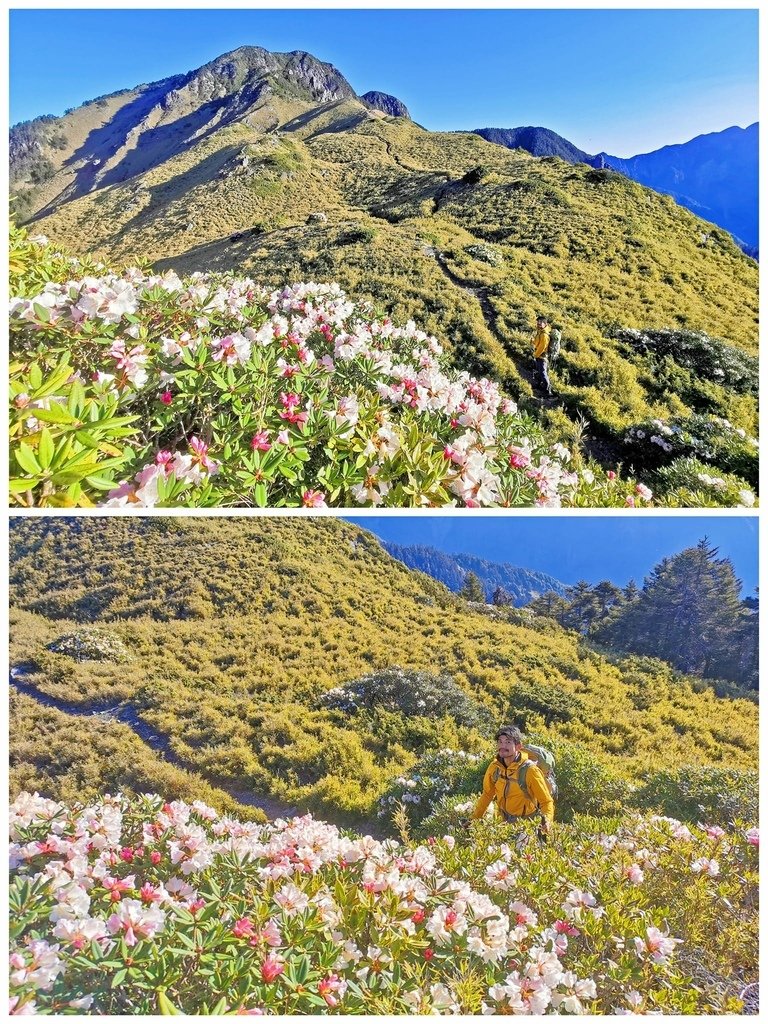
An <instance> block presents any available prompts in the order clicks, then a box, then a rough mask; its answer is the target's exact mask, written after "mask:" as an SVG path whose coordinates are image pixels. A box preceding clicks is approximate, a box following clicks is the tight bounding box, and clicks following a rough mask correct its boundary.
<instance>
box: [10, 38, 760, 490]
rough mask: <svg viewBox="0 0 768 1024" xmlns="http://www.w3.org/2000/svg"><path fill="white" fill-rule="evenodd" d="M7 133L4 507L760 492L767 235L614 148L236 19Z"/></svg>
mask: <svg viewBox="0 0 768 1024" xmlns="http://www.w3.org/2000/svg"><path fill="white" fill-rule="evenodd" d="M10 158H11V171H10V174H11V191H12V196H13V201H12V211H13V215H14V217H15V221H16V226H15V227H13V228H12V246H11V295H12V300H13V301H12V307H11V309H12V312H11V393H12V394H11V397H12V408H11V451H12V456H11V476H12V481H11V500H12V502H13V503H16V504H17V505H21V506H24V507H33V506H34V507H37V506H76V505H81V506H88V505H94V504H103V503H107V504H112V505H122V506H126V505H130V506H151V505H156V506H176V505H186V506H199V507H210V506H222V505H226V506H261V507H265V506H279V505H282V506H300V505H306V506H310V507H322V506H324V505H328V506H331V505H333V506H342V507H358V506H364V505H389V506H400V507H404V506H418V505H427V506H438V505H447V504H456V505H458V506H461V507H467V506H470V507H471V506H475V505H500V506H515V505H517V506H531V505H536V504H538V505H547V506H561V505H562V506H582V507H584V506H613V507H625V506H627V505H629V506H634V505H638V506H641V505H642V506H646V505H648V504H654V505H657V506H667V507H675V506H742V507H744V506H751V505H754V504H755V501H756V491H757V484H758V479H757V466H758V454H757V439H756V435H757V430H758V404H757V380H758V375H757V351H758V294H757V282H758V268H757V263H756V262H755V260H753V259H751V258H750V257H749V256H747V255H745V254H744V252H742V251H741V249H740V248H739V247H738V246H737V244H736V243H735V242H734V241H733V239H732V238H731V236H730V235H729V234H728V233H727V232H726V231H725V230H723V229H722V228H719V227H716V226H715V225H713V224H711V223H708V222H705V221H703V220H700V219H699V218H697V217H696V216H695V215H694V214H693V213H691V212H690V211H689V210H687V209H685V208H684V207H682V206H679V205H678V204H677V203H676V202H675V201H674V200H673V199H672V198H671V197H670V196H667V195H662V194H660V193H658V192H654V191H652V190H651V189H649V188H646V187H644V186H642V185H640V184H638V183H637V182H635V181H632V180H631V179H630V178H628V177H626V176H624V175H623V174H621V173H618V172H616V171H614V170H611V169H609V168H599V167H597V168H596V167H592V166H589V165H587V164H580V163H568V162H566V161H565V160H562V159H560V158H558V157H542V158H537V157H534V156H531V155H530V154H528V153H526V152H524V151H523V150H519V149H517V150H509V149H507V148H505V147H504V146H502V145H496V144H494V143H492V142H489V141H486V140H485V139H484V138H481V137H480V136H479V135H477V134H474V133H473V132H471V131H467V132H432V131H428V130H426V129H424V128H422V127H421V126H420V125H418V124H417V123H415V122H414V121H413V120H412V119H411V118H410V117H409V116H408V111H407V110H406V109H405V108H404V106H403V105H402V104H401V103H399V102H398V101H397V100H395V99H394V98H393V97H388V96H386V95H383V94H381V93H375V92H372V93H366V94H365V95H364V96H362V97H361V96H358V95H356V94H355V92H354V90H353V89H352V87H351V86H350V85H349V83H348V82H347V81H346V79H345V78H344V77H343V75H342V74H341V73H340V72H339V71H337V70H336V69H335V68H333V67H332V66H331V65H329V64H324V63H322V62H321V61H319V60H317V59H316V58H314V57H313V56H311V55H310V54H307V53H303V52H293V53H288V54H278V53H270V52H268V51H267V50H264V49H261V48H259V47H252V46H243V47H240V48H238V49H236V50H234V51H232V52H230V53H226V54H224V55H223V56H221V57H219V58H217V59H216V60H213V61H211V62H210V63H208V64H206V65H204V66H203V67H200V68H198V69H196V70H194V71H190V72H188V73H186V74H179V75H173V76H172V77H169V78H166V79H163V80H161V81H158V82H153V83H150V84H145V85H139V86H136V87H134V88H130V89H125V90H122V91H120V92H116V93H112V94H110V95H105V96H101V97H98V98H95V99H93V100H91V101H90V102H88V103H85V104H83V105H82V106H79V107H77V108H76V109H72V110H69V111H67V112H66V113H65V114H63V115H62V116H61V117H53V116H43V117H38V118H36V119H35V120H33V121H28V122H24V123H21V124H18V125H16V126H15V127H14V128H12V130H11V139H10ZM540 313H543V314H545V315H546V316H547V317H548V318H549V319H550V321H551V323H552V324H553V325H557V326H558V327H559V328H560V329H561V330H562V349H561V352H560V354H559V356H558V358H557V360H556V361H555V362H553V366H552V383H553V386H554V390H555V397H554V398H553V399H549V398H542V397H541V396H540V395H538V394H537V390H536V387H535V386H534V385H535V381H534V377H533V372H532V371H533V363H532V358H531V342H530V334H531V329H532V326H533V323H534V320H535V318H536V316H537V315H538V314H540Z"/></svg>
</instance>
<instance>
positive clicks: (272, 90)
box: [9, 46, 357, 198]
mask: <svg viewBox="0 0 768 1024" xmlns="http://www.w3.org/2000/svg"><path fill="white" fill-rule="evenodd" d="M121 93H124V94H125V100H124V102H123V103H122V104H119V105H118V107H117V109H115V110H114V113H113V114H112V115H111V117H110V118H109V121H108V122H107V123H106V124H105V123H103V122H102V121H101V119H100V118H96V119H95V120H94V128H93V130H92V131H91V132H90V134H89V136H88V144H87V151H85V147H83V148H82V149H81V150H80V151H78V152H77V153H71V152H68V153H63V154H59V155H57V154H55V153H52V152H51V151H50V148H49V146H48V145H47V139H46V135H47V134H48V133H49V132H50V130H51V129H50V125H51V122H55V123H56V124H62V125H64V124H65V123H66V121H67V116H66V115H65V116H64V117H63V118H61V119H58V118H54V117H50V116H48V115H46V116H44V117H39V118H36V119H35V120H34V121H29V122H23V123H22V124H19V125H15V126H14V127H13V128H12V129H11V132H10V144H9V145H10V177H11V181H15V180H19V179H21V178H23V177H24V176H25V175H26V174H28V172H29V169H30V166H31V165H32V164H33V163H34V162H35V161H38V162H39V161H40V160H42V159H44V158H46V157H52V158H54V164H55V165H57V167H56V169H59V168H61V167H63V166H64V165H65V162H67V163H68V166H69V167H70V168H72V169H73V170H75V171H76V170H77V169H79V168H82V167H83V166H84V165H85V163H88V164H89V165H90V166H91V167H92V168H95V169H97V170H98V174H97V176H96V177H95V178H92V179H89V180H88V181H87V182H85V181H83V180H79V181H78V182H77V183H76V184H75V185H74V186H73V187H72V188H71V190H70V191H71V194H68V195H67V196H66V197H64V196H62V198H72V197H73V195H76V194H78V193H81V192H82V191H89V190H90V189H92V188H93V187H99V186H102V185H108V184H113V183H114V182H115V181H121V180H125V179H126V178H128V177H132V176H133V175H135V174H138V173H141V172H143V171H145V170H147V169H148V168H149V167H150V166H153V165H155V164H157V163H158V162H161V161H162V160H164V159H167V157H168V156H170V155H172V153H173V152H175V151H178V150H179V149H183V148H184V147H185V146H187V145H189V144H190V143H191V142H192V141H194V140H196V139H198V138H201V137H203V136H204V135H206V134H208V133H209V132H210V131H212V130H215V129H216V128H218V127H221V126H223V125H226V124H229V123H233V122H236V121H240V120H244V119H246V118H247V117H248V115H249V114H250V113H251V112H252V111H253V110H254V108H255V106H256V105H257V103H259V102H260V101H262V100H263V99H264V98H266V97H269V96H275V97H281V98H284V99H289V100H298V101H300V102H305V103H311V104H318V103H333V102H337V101H339V100H344V99H356V98H357V97H356V93H355V91H354V89H353V88H352V86H351V85H350V84H349V82H348V81H347V80H346V79H345V78H344V76H343V75H342V74H341V73H340V72H339V71H337V70H336V68H334V67H333V66H332V65H331V64H325V63H323V61H320V60H317V59H316V58H315V57H313V56H312V55H311V54H309V53H304V52H303V51H300V50H296V51H294V52H292V53H270V52H269V51H268V50H265V49H263V48H262V47H259V46H241V47H239V48H238V49H237V50H233V51H232V52H231V53H225V54H222V56H221V57H217V58H216V59H215V60H213V61H210V62H209V63H208V64H204V65H203V66H202V67H201V68H197V69H196V70H194V71H190V72H188V73H187V74H184V75H173V76H171V77H170V78H164V79H161V80H160V81H158V82H150V83H148V84H144V85H139V86H136V88H134V89H132V90H121V91H120V93H114V94H112V95H111V96H108V97H102V99H103V100H105V101H110V100H114V99H115V97H117V96H119V95H121ZM87 106H88V104H83V107H81V108H78V111H76V112H75V113H81V112H82V111H83V108H84V107H87ZM86 116H87V115H86ZM73 157H74V159H72V158H73ZM96 161H98V163H97V162H96ZM53 170H54V168H51V172H53Z"/></svg>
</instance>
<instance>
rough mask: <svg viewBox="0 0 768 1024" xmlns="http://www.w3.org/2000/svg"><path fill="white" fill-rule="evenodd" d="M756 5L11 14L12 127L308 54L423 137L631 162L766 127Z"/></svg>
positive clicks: (130, 11)
mask: <svg viewBox="0 0 768 1024" xmlns="http://www.w3.org/2000/svg"><path fill="white" fill-rule="evenodd" d="M757 24H758V22H757V11H756V10H734V11H729V10H663V9H658V10H589V9H582V10H577V9H570V10H480V11H473V10H462V9H450V10H439V9H435V10H398V9H392V8H390V9H386V10H317V9H315V10H300V9H282V10H261V11H257V10H248V9H224V10H205V9H186V10H185V9H183V8H180V9H179V8H177V9H172V10H152V9H141V10H138V9H134V10H115V11H107V10H101V9H81V10H66V9H48V10H45V9H40V10H33V9H28V10H15V11H11V12H10V30H11V31H10V44H11V48H10V58H11V59H10V70H11V77H10V86H11V88H10V100H11V114H10V119H11V124H13V123H16V122H17V121H21V120H28V119H31V118H33V117H37V116H38V115H40V114H61V113H63V111H64V109H65V108H67V107H73V106H78V105H79V104H80V103H82V102H83V101H85V100H87V99H93V98H95V97H96V96H99V95H102V94H104V93H109V92H113V91H115V90H117V89H122V88H130V87H132V86H134V85H137V84H139V83H142V82H150V81H156V80H157V79H160V78H166V77H168V76H170V75H173V74H180V73H183V72H185V71H189V70H192V69H193V68H196V67H199V66H200V65H202V64H204V63H206V62H207V61H209V60H212V59H213V58H215V57H217V56H219V55H221V54H222V53H226V52H227V51H228V50H232V49H235V48H236V47H238V46H242V45H257V46H263V47H265V48H266V49H268V50H275V51H280V52H284V51H288V50H307V51H309V52H310V53H312V54H313V55H314V56H316V57H318V58H319V59H321V60H324V61H328V62H330V63H332V64H334V65H335V66H336V67H337V68H338V69H339V70H340V71H341V72H342V74H344V75H345V77H346V78H347V79H348V80H349V82H350V84H351V85H352V87H353V88H354V89H355V90H356V91H357V92H358V93H363V92H366V91H368V90H369V89H379V90H381V91H383V92H390V93H393V94H394V95H395V96H397V97H399V98H400V99H401V100H402V101H403V102H404V103H405V104H406V105H407V106H408V107H409V109H410V112H411V115H412V116H413V118H414V120H416V121H418V122H419V123H420V124H422V125H424V127H425V128H429V129H430V130H433V131H436V130H457V129H463V130H468V129H472V128H481V127H496V128H499V127H500V128H514V127H518V126H523V125H537V126H544V127H546V128H551V129H552V130H553V131H556V132H558V133H559V134H560V135H563V136H565V138H567V139H569V140H570V141H571V142H573V143H575V144H576V145H577V146H579V147H580V148H582V149H584V150H586V151H587V152H590V153H597V152H600V151H601V150H605V151H606V152H609V153H611V154H612V155H614V156H632V155H635V154H637V153H642V152H648V151H650V150H653V149H657V148H659V147H660V146H663V145H668V144H672V143H676V142H685V141H687V140H688V139H691V138H693V137H694V136H696V135H699V134H702V133H705V132H711V131H720V130H722V129H723V128H727V127H729V126H730V125H733V124H738V125H741V126H742V127H746V125H748V124H750V123H752V122H753V121H755V120H757V113H758V107H757V66H758V33H757Z"/></svg>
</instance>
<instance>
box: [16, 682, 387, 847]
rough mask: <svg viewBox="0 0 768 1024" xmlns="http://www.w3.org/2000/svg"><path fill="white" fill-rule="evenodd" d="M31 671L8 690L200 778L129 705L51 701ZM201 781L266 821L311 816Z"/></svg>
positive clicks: (371, 826)
mask: <svg viewBox="0 0 768 1024" xmlns="http://www.w3.org/2000/svg"><path fill="white" fill-rule="evenodd" d="M32 669H33V666H32V665H29V664H22V665H18V666H15V667H14V668H11V670H10V675H9V680H8V681H9V684H10V686H12V687H13V688H14V689H15V690H17V691H18V692H19V693H22V694H24V696H26V697H31V698H32V699H33V700H35V701H37V703H38V704H41V705H42V706H43V707H47V708H55V709H56V710H57V711H61V712H63V713H64V714H66V715H76V716H79V717H81V718H99V719H101V720H102V721H105V722H120V723H122V724H123V725H127V726H128V727H129V728H130V729H132V730H133V732H135V733H136V735H137V736H138V737H139V739H140V740H142V742H143V743H146V745H147V746H148V747H149V748H150V749H151V750H152V752H153V753H154V754H156V755H157V756H158V757H159V758H161V759H162V760H164V761H167V762H168V763H169V764H173V765H175V766H176V767H178V768H183V769H184V770H185V771H187V772H192V773H194V774H200V777H201V778H204V776H202V774H201V773H200V772H199V770H198V769H197V768H196V767H195V766H194V765H192V764H190V763H189V762H188V761H185V760H184V759H183V758H181V757H179V755H178V754H176V753H175V752H174V751H173V748H172V746H171V740H170V737H168V736H166V735H165V734H163V733H161V732H159V731H158V730H157V729H155V728H154V727H153V726H151V725H148V724H147V723H146V722H144V721H143V720H142V719H141V717H140V715H139V712H138V710H137V709H136V707H135V706H134V705H133V704H130V703H129V702H128V701H124V702H123V703H121V704H111V703H110V704H104V705H99V704H90V705H88V706H85V707H84V706H83V705H81V704H72V703H70V702H69V701H64V700H61V699H59V698H58V697H51V696H49V695H48V694H46V693H43V692H42V691H40V690H38V689H37V687H36V686H34V685H33V684H32V683H30V682H29V681H28V680H27V679H26V678H25V677H26V675H27V674H28V672H29V671H31V670H32ZM205 781H206V782H207V783H208V784H209V785H211V786H213V787H215V788H216V789H219V790H221V791H222V792H224V793H227V794H228V795H229V796H231V797H232V798H233V799H234V800H237V801H238V802H239V803H241V804H245V805H246V806H248V807H258V808H259V809H260V810H262V811H264V813H265V814H266V816H267V817H268V818H269V819H270V821H272V820H274V819H275V818H294V817H296V816H297V815H301V814H307V813H311V812H308V810H307V808H304V809H301V808H299V807H295V806H293V805H291V804H288V803H286V802H285V801H283V800H278V799H276V798H275V797H271V796H262V795H257V794H255V793H253V792H251V791H250V790H247V789H241V788H240V787H238V786H237V785H235V784H232V783H226V782H220V781H219V780H212V779H205ZM361 827H362V828H364V829H365V831H366V834H367V835H370V836H372V837H373V838H374V839H384V838H385V836H384V834H383V832H382V831H381V826H380V823H378V822H364V823H363V824H362V826H361Z"/></svg>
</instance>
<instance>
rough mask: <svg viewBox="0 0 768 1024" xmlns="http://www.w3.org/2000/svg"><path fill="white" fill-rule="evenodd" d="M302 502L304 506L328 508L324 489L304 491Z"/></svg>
mask: <svg viewBox="0 0 768 1024" xmlns="http://www.w3.org/2000/svg"><path fill="white" fill-rule="evenodd" d="M301 503H302V505H303V506H304V508H328V506H327V505H326V503H325V494H323V492H322V491H313V490H307V491H304V493H303V494H302V496H301Z"/></svg>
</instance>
